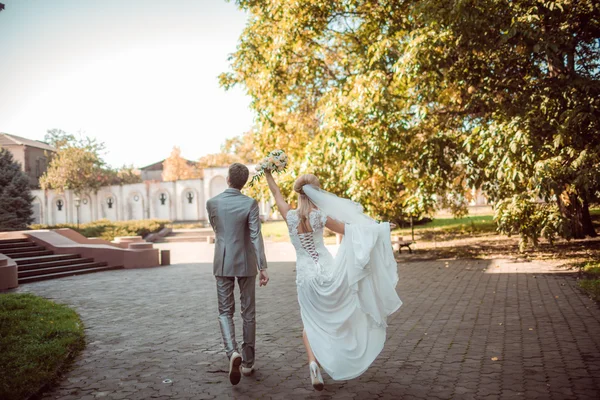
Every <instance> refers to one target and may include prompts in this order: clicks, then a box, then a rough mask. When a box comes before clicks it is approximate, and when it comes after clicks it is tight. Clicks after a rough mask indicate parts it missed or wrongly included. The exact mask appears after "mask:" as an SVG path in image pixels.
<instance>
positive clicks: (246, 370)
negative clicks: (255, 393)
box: [242, 365, 254, 376]
mask: <svg viewBox="0 0 600 400" xmlns="http://www.w3.org/2000/svg"><path fill="white" fill-rule="evenodd" d="M253 373H254V365H253V366H251V367H244V366H242V374H243V375H244V376H250V375H252V374H253Z"/></svg>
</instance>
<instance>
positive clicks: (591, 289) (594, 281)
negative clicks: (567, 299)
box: [578, 261, 600, 301]
mask: <svg viewBox="0 0 600 400" xmlns="http://www.w3.org/2000/svg"><path fill="white" fill-rule="evenodd" d="M578 266H579V268H580V271H581V273H582V275H583V279H580V280H579V281H578V284H579V287H581V288H582V289H583V290H584V291H585V292H586V293H587V294H588V295H589V296H590V297H591V298H592V299H594V300H596V301H600V261H587V262H584V263H581V264H578Z"/></svg>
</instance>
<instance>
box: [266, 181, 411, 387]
mask: <svg viewBox="0 0 600 400" xmlns="http://www.w3.org/2000/svg"><path fill="white" fill-rule="evenodd" d="M265 176H266V178H267V182H268V184H269V189H270V190H271V192H272V193H273V196H274V197H275V202H276V204H277V208H278V210H279V212H280V214H281V215H282V217H283V218H284V219H285V220H286V222H287V225H288V230H289V235H290V239H291V242H292V244H293V245H294V248H295V249H296V286H297V289H298V303H299V304H300V312H301V316H302V322H303V324H304V331H303V332H302V336H303V341H304V346H305V347H306V353H307V355H308V361H309V372H310V377H311V381H312V385H313V387H314V388H315V389H316V390H323V387H324V383H323V378H322V376H321V371H320V368H319V366H320V367H321V368H323V369H324V370H325V372H327V373H328V374H329V376H331V377H332V378H333V379H334V380H347V379H352V378H356V377H357V376H359V375H361V374H362V373H363V372H365V371H366V370H367V368H369V366H370V365H371V363H372V362H373V361H374V360H375V358H376V357H377V356H378V355H379V353H380V352H381V350H382V349H383V345H384V343H385V338H386V327H387V324H386V319H387V316H388V315H390V314H392V313H393V312H395V311H396V310H397V309H398V308H399V307H400V306H401V305H402V302H401V301H400V298H399V297H398V295H397V293H396V290H395V287H396V284H397V282H398V270H397V264H396V261H395V259H394V255H393V250H392V245H391V240H390V224H389V223H381V224H378V223H377V222H376V221H374V220H373V219H371V218H370V217H368V216H366V215H365V214H363V212H362V207H361V206H360V205H359V204H357V203H355V202H353V201H351V200H348V199H342V198H339V197H337V196H335V195H334V194H332V193H329V192H326V191H324V190H321V189H320V183H319V180H318V178H317V177H316V176H315V175H302V176H300V177H299V178H298V179H297V180H296V182H295V184H294V190H295V191H296V192H297V193H298V208H297V209H292V208H291V207H290V205H289V204H287V203H286V201H285V200H284V198H283V196H282V194H281V191H280V190H279V187H278V186H277V183H276V182H275V180H274V178H273V175H272V174H271V172H270V171H268V170H267V171H265ZM324 227H327V228H329V229H330V230H332V231H334V232H337V233H340V234H342V235H344V239H343V241H342V244H341V245H340V248H339V250H338V253H337V255H336V257H335V258H334V257H333V256H332V255H331V254H330V253H329V251H328V250H327V248H326V247H325V244H324V242H323V229H324Z"/></svg>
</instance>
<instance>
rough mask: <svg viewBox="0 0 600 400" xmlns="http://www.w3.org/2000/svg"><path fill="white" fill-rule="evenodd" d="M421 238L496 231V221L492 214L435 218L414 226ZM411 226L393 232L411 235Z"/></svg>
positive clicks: (430, 238) (428, 238)
mask: <svg viewBox="0 0 600 400" xmlns="http://www.w3.org/2000/svg"><path fill="white" fill-rule="evenodd" d="M414 229H415V233H418V234H419V235H420V236H421V240H425V241H427V240H433V238H434V237H438V236H442V237H443V236H448V235H479V234H485V233H494V232H496V223H495V222H494V220H493V216H492V215H476V216H471V217H464V218H435V219H433V221H431V222H427V223H424V224H420V225H415V226H414ZM410 233H411V231H410V227H406V226H405V227H404V228H397V229H395V230H394V231H393V232H392V234H400V235H402V236H408V235H410Z"/></svg>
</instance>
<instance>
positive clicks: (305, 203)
mask: <svg viewBox="0 0 600 400" xmlns="http://www.w3.org/2000/svg"><path fill="white" fill-rule="evenodd" d="M304 185H311V186H315V187H318V188H320V187H321V183H320V182H319V178H317V177H316V176H315V175H313V174H306V175H302V176H299V177H298V179H296V182H295V183H294V191H295V192H296V193H298V216H299V217H300V223H301V224H302V225H303V227H304V228H305V230H307V231H310V224H308V225H307V224H306V222H307V218H308V215H309V214H310V210H311V209H313V208H316V206H315V205H314V203H313V202H312V201H310V199H309V198H308V196H307V195H306V194H305V193H304V190H302V188H303V187H304ZM306 228H308V229H306Z"/></svg>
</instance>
